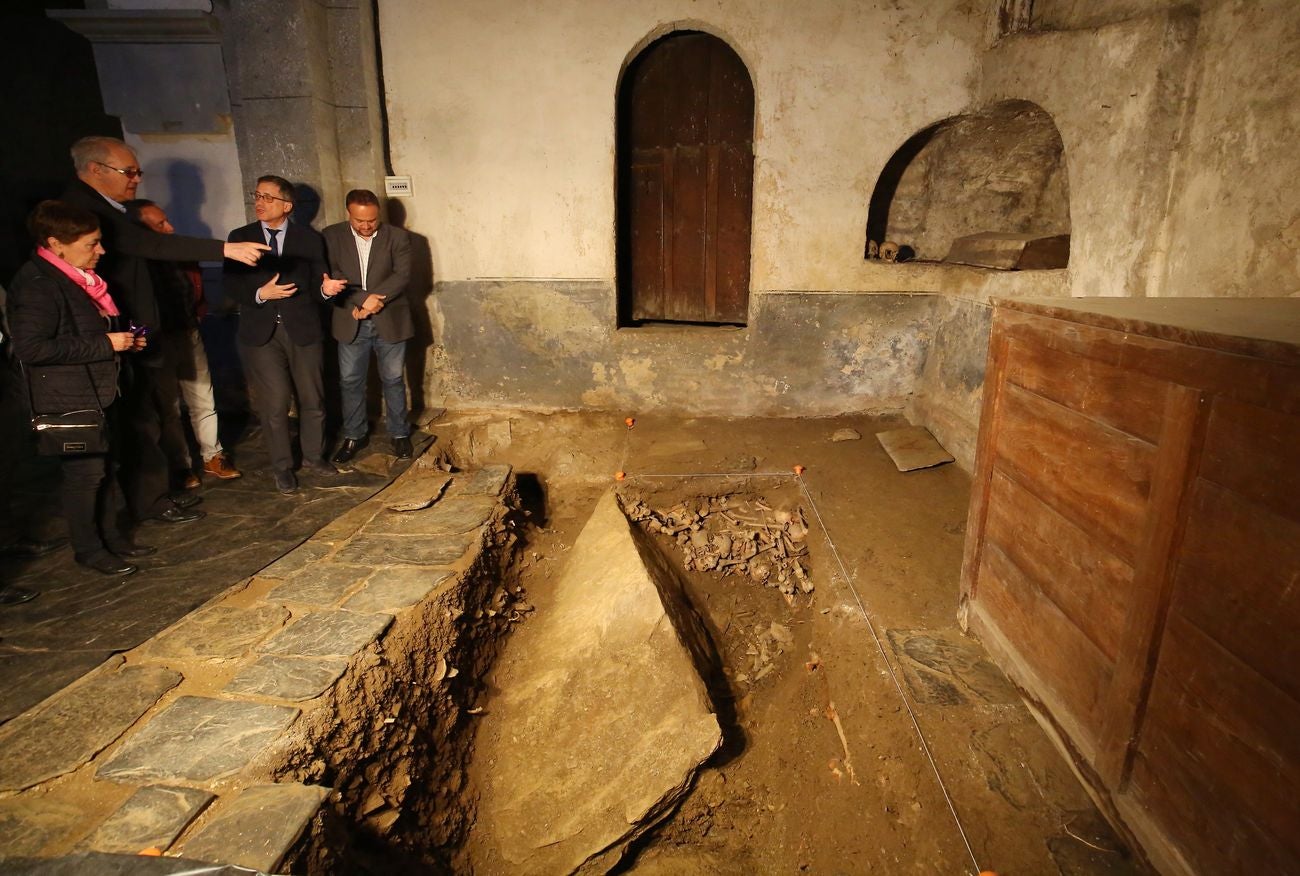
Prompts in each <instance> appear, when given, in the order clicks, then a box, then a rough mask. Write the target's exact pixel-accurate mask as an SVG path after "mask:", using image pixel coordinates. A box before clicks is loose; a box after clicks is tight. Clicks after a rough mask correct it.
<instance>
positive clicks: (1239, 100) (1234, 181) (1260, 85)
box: [1161, 0, 1300, 297]
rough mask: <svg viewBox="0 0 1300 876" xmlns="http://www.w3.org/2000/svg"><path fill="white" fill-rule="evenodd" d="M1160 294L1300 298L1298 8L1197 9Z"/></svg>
mask: <svg viewBox="0 0 1300 876" xmlns="http://www.w3.org/2000/svg"><path fill="white" fill-rule="evenodd" d="M1193 84H1194V85H1193V90H1192V91H1191V96H1192V103H1191V111H1190V121H1189V123H1188V124H1187V126H1186V133H1185V137H1184V142H1183V145H1182V147H1181V155H1180V161H1179V164H1178V166H1177V168H1178V172H1177V174H1176V176H1175V181H1174V192H1173V197H1174V200H1173V208H1172V216H1171V231H1170V239H1171V245H1170V250H1169V272H1168V279H1167V281H1166V283H1165V284H1164V287H1163V289H1162V290H1161V292H1162V294H1164V295H1177V296H1204V295H1232V296H1265V297H1268V296H1300V3H1298V2H1296V0H1224V2H1213V3H1211V2H1206V3H1204V4H1202V9H1201V20H1200V27H1199V29H1198V33H1197V63H1196V69H1195V75H1194V79H1193Z"/></svg>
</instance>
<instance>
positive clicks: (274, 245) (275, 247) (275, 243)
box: [266, 228, 280, 256]
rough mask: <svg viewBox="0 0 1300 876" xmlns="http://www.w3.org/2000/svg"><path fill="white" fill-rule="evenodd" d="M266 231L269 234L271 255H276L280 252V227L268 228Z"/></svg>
mask: <svg viewBox="0 0 1300 876" xmlns="http://www.w3.org/2000/svg"><path fill="white" fill-rule="evenodd" d="M266 233H267V234H269V235H271V255H273V256H278V255H279V254H280V229H278V228H268V229H266Z"/></svg>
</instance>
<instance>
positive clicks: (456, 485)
mask: <svg viewBox="0 0 1300 876" xmlns="http://www.w3.org/2000/svg"><path fill="white" fill-rule="evenodd" d="M509 478H510V466H508V465H485V466H483V467H482V468H480V469H478V470H477V471H470V472H461V473H459V474H457V475H456V476H455V478H454V479H453V480H452V482H451V487H449V488H448V490H447V495H448V496H499V495H501V490H502V488H503V487H505V485H506V481H507V480H508V479H509Z"/></svg>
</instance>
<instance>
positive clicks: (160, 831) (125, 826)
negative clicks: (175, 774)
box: [81, 785, 216, 855]
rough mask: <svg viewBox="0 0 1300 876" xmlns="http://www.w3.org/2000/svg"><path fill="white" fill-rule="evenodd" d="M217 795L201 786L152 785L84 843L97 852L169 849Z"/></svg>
mask: <svg viewBox="0 0 1300 876" xmlns="http://www.w3.org/2000/svg"><path fill="white" fill-rule="evenodd" d="M215 798H216V795H214V794H212V793H210V792H208V791H203V790H200V789H198V788H172V787H168V786H166V785H150V786H149V787H147V788H141V789H139V790H138V791H136V792H135V793H134V794H132V795H131V797H130V798H129V799H128V800H127V801H126V802H125V803H123V804H122V805H121V806H119V807H118V809H117V811H116V812H114V813H113V814H112V815H110V816H109V817H108V819H107V820H106V821H105V822H104V823H103V824H101V825H100V826H99V827H98V829H96V830H95V832H94V833H93V834H91V835H90V836H89V837H88V838H87V839H86V840H85V842H83V843H82V844H81V846H82V847H83V848H86V849H92V850H94V851H97V852H115V853H118V854H123V855H134V854H136V853H138V852H139V851H140V850H141V849H148V848H156V849H164V850H165V849H166V848H167V847H168V846H170V845H171V844H172V842H173V841H174V840H175V839H176V837H178V836H180V834H181V831H183V830H184V829H185V828H186V827H187V826H188V825H189V823H190V822H191V821H193V820H194V818H195V816H197V815H198V814H199V813H200V812H202V811H203V807H205V806H207V805H208V804H209V803H211V802H212V801H213V800H214V799H215Z"/></svg>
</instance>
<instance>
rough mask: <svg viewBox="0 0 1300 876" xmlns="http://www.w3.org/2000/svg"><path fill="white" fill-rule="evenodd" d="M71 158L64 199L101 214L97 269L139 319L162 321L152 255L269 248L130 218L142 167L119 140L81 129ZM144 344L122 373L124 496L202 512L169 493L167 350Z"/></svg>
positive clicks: (150, 514)
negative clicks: (162, 391)
mask: <svg viewBox="0 0 1300 876" xmlns="http://www.w3.org/2000/svg"><path fill="white" fill-rule="evenodd" d="M72 162H73V165H74V166H75V168H76V172H77V178H76V179H75V180H73V181H72V182H71V183H70V184H69V186H68V188H67V190H66V191H64V193H63V198H62V200H63V201H64V202H65V203H68V204H72V205H74V206H77V207H82V208H85V209H87V210H90V211H91V212H92V213H94V214H95V215H96V216H98V217H99V222H100V230H101V232H102V234H103V236H104V250H105V254H104V257H103V258H102V259H100V262H99V274H100V276H102V277H103V278H104V279H105V280H107V281H108V289H109V294H111V295H112V296H113V300H114V301H115V302H117V305H118V307H119V308H121V310H122V313H123V315H124V316H125V317H127V318H128V319H130V320H131V321H133V322H135V323H136V324H138V325H144V326H149V327H150V328H156V327H157V326H158V300H157V298H156V297H155V295H154V288H153V277H152V274H151V273H150V269H149V261H150V260H156V261H164V262H196V261H218V260H220V259H221V258H223V257H224V258H226V259H231V260H235V261H238V262H241V263H244V264H248V265H252V264H256V263H257V260H258V258H259V257H260V256H261V254H262V252H263V251H264V250H265V249H266V246H265V245H264V244H262V245H259V244H256V243H239V244H231V243H223V242H222V241H220V240H205V239H203V238H198V237H184V236H182V235H179V234H171V235H168V234H159V233H158V232H156V231H152V230H150V229H148V228H143V227H141V226H140V225H138V224H136V223H135V222H133V221H131V219H130V218H129V217H128V216H127V215H126V208H125V207H124V206H123V202H124V201H129V200H131V199H132V198H134V197H135V190H136V188H137V187H138V186H139V185H140V178H141V177H142V176H143V175H144V171H142V170H141V169H140V162H139V161H138V160H137V159H136V155H135V152H134V151H133V150H132V149H131V147H129V146H127V145H126V144H125V143H123V142H122V141H121V140H117V139H114V138H112V137H83V138H82V139H80V140H78V141H77V142H76V143H74V144H72ZM146 349H148V350H150V352H148V353H143V354H141V355H140V356H138V357H136V356H133V357H132V361H131V363H130V370H129V372H128V373H127V374H124V375H123V381H122V382H123V393H122V401H123V403H124V404H123V408H124V413H125V415H126V417H127V419H128V421H129V426H130V429H131V433H132V436H133V441H132V442H131V444H130V446H129V447H127V448H124V449H123V450H124V452H123V457H122V474H123V481H124V484H125V488H126V493H127V499H128V501H129V502H130V505H131V510H132V511H134V512H135V514H136V516H137V517H139V518H142V519H145V518H153V519H158V520H166V521H169V522H172V523H181V522H185V521H189V520H197V519H198V518H200V517H202V516H203V514H202V512H198V511H194V510H193V509H190V508H181V507H178V506H177V505H176V503H175V501H173V499H172V498H170V497H169V496H168V490H169V487H170V484H169V480H170V472H169V470H168V465H167V457H166V455H165V454H164V453H163V451H162V449H161V446H160V444H159V440H160V436H161V420H160V417H159V413H158V407H157V402H156V400H155V392H154V390H155V383H156V377H157V373H156V372H157V369H158V368H160V367H161V365H162V357H161V356H160V355H159V354H158V351H157V348H156V347H153V348H148V347H147V348H146ZM182 501H184V502H185V503H186V504H187V505H188V504H192V503H193V502H194V501H197V500H196V499H193V498H192V497H190V498H186V499H184V500H182Z"/></svg>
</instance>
